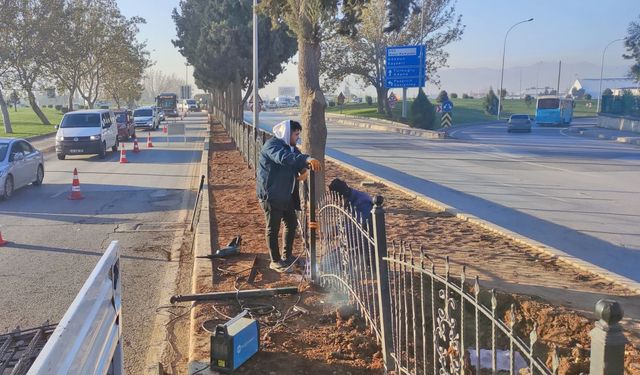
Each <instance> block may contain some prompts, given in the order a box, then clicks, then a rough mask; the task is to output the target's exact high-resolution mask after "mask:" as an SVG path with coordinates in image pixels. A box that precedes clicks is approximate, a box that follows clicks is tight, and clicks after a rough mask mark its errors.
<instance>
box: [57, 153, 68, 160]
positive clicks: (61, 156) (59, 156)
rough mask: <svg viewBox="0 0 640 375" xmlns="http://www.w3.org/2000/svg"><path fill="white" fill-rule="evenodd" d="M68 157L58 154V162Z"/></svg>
mask: <svg viewBox="0 0 640 375" xmlns="http://www.w3.org/2000/svg"><path fill="white" fill-rule="evenodd" d="M66 157H67V155H65V154H58V160H64V158H66Z"/></svg>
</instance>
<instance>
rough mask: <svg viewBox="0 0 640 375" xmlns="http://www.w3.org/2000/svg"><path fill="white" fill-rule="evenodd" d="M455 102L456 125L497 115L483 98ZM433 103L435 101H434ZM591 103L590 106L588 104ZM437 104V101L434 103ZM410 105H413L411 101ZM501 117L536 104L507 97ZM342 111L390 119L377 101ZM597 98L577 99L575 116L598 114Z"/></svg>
mask: <svg viewBox="0 0 640 375" xmlns="http://www.w3.org/2000/svg"><path fill="white" fill-rule="evenodd" d="M451 101H452V102H453V123H454V125H460V124H469V123H473V122H482V121H492V120H495V116H492V115H487V114H486V113H485V112H484V107H483V104H482V99H460V98H458V99H452V100H451ZM432 103H433V101H432ZM588 103H590V104H591V107H590V108H589V107H588V106H587V105H588ZM434 104H435V103H434ZM408 105H409V106H410V105H411V101H409V103H408ZM502 108H503V111H502V114H501V117H508V116H510V115H512V114H514V113H526V114H529V115H535V112H536V106H535V102H534V103H533V104H531V106H530V107H527V105H526V103H525V101H524V99H507V100H505V101H504V102H503V104H502ZM340 111H341V109H340V107H337V106H336V107H329V108H327V112H331V113H340ZM392 112H393V118H392V120H393V121H398V122H402V121H401V119H400V117H401V115H402V103H401V102H398V104H397V105H396V107H395V108H394V109H393V111H392ZM342 113H343V114H345V115H352V116H362V117H371V118H383V119H389V118H388V117H387V116H386V115H382V114H379V113H378V107H377V105H376V103H373V104H371V105H368V104H366V103H361V104H346V105H344V107H343V108H342ZM596 115H597V114H596V100H576V107H575V109H574V111H573V116H574V117H585V116H596ZM436 116H437V119H438V122H439V121H440V114H436Z"/></svg>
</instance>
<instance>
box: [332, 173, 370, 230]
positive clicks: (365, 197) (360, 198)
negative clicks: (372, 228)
mask: <svg viewBox="0 0 640 375" xmlns="http://www.w3.org/2000/svg"><path fill="white" fill-rule="evenodd" d="M329 191H334V192H336V193H338V194H340V195H341V196H342V199H344V202H345V203H347V204H349V206H351V207H353V209H354V210H355V211H356V213H357V214H358V216H359V217H360V219H361V221H362V223H364V222H366V221H368V220H369V217H371V210H372V209H373V200H372V199H371V197H370V196H369V194H367V193H365V192H363V191H360V190H356V189H354V188H352V187H350V186H349V185H347V183H346V182H344V181H342V180H341V179H339V178H334V179H333V181H331V183H330V184H329Z"/></svg>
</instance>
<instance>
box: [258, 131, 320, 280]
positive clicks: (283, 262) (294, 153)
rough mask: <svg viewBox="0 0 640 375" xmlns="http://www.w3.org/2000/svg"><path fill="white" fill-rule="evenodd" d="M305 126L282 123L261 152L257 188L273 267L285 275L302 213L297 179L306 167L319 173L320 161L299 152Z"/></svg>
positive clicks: (291, 258) (271, 266) (292, 258)
mask: <svg viewBox="0 0 640 375" xmlns="http://www.w3.org/2000/svg"><path fill="white" fill-rule="evenodd" d="M301 131H302V126H301V125H300V123H299V122H297V121H290V120H287V121H283V122H281V123H279V124H277V125H276V126H274V127H273V135H274V136H273V137H272V138H271V139H269V140H268V141H267V142H266V143H265V144H264V146H263V147H262V150H261V151H260V160H259V164H258V170H257V176H256V179H257V181H256V182H257V183H256V185H257V186H256V188H257V192H258V199H259V201H260V205H261V206H262V209H263V210H264V214H265V221H266V229H265V232H266V233H265V234H266V238H267V246H268V247H269V254H270V257H271V264H270V268H271V269H274V270H276V271H278V272H285V271H286V270H287V269H288V268H289V266H290V265H291V263H292V262H293V261H294V260H295V258H294V257H293V240H294V238H295V235H296V228H297V224H298V221H297V218H296V210H300V196H299V194H298V179H299V178H300V176H301V175H304V174H305V173H306V169H307V167H310V168H311V169H312V170H314V171H319V170H320V167H321V166H320V162H319V161H318V160H316V159H314V158H312V157H310V156H309V155H305V154H303V153H301V152H300V150H298V148H297V147H296V144H297V143H298V138H299V137H300V132H301ZM281 222H284V257H282V255H281V253H280V248H279V244H278V234H279V232H280V223H281Z"/></svg>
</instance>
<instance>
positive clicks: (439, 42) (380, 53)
mask: <svg viewBox="0 0 640 375" xmlns="http://www.w3.org/2000/svg"><path fill="white" fill-rule="evenodd" d="M454 5H455V1H454V0H433V1H428V2H425V3H424V6H423V9H422V11H421V13H417V14H413V15H411V16H409V18H408V20H407V23H406V24H405V25H404V26H403V27H402V28H401V29H399V30H398V31H395V32H390V33H385V32H384V29H385V27H386V24H387V17H386V16H385V7H386V6H387V5H386V1H385V0H371V2H370V3H369V4H368V5H367V6H366V7H365V9H364V10H363V12H362V23H360V24H359V25H358V26H357V30H358V33H357V35H356V36H355V37H350V36H343V35H338V36H336V37H335V38H331V39H328V40H325V41H324V43H323V46H322V47H323V48H322V60H321V72H322V74H323V78H324V80H325V81H324V84H325V86H326V87H335V86H337V85H338V84H340V82H342V81H343V80H344V79H345V78H347V77H348V76H350V75H355V76H356V77H357V78H358V79H359V80H360V81H361V82H362V83H363V84H364V85H365V86H369V85H370V86H373V87H375V89H376V93H377V96H378V113H383V112H385V111H386V112H388V113H390V111H391V109H390V108H389V106H388V103H387V93H388V89H387V88H386V87H385V82H384V76H385V60H386V47H388V46H394V45H415V44H421V45H426V46H427V57H426V61H425V68H426V71H427V72H428V74H427V77H428V79H429V81H430V82H432V83H434V84H436V85H439V77H438V74H437V71H438V69H439V68H441V67H444V66H446V63H447V58H448V57H449V54H448V53H447V52H446V51H445V50H444V47H445V46H447V45H448V44H450V43H452V42H454V41H457V40H460V38H461V36H462V33H463V32H464V26H463V25H462V19H461V16H459V15H456V13H455V6H454ZM385 107H386V108H385Z"/></svg>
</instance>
